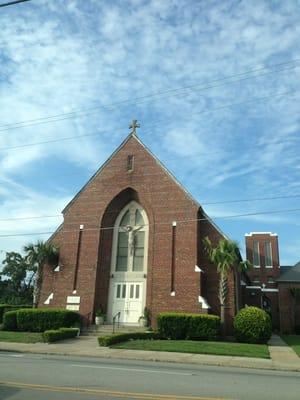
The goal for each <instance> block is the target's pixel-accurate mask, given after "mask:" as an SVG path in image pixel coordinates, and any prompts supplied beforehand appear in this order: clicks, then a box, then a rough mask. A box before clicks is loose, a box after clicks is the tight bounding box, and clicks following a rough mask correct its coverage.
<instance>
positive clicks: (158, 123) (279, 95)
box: [0, 90, 298, 151]
mask: <svg viewBox="0 0 300 400" xmlns="http://www.w3.org/2000/svg"><path fill="white" fill-rule="evenodd" d="M297 92H298V91H295V90H293V91H288V92H283V93H273V94H271V95H268V96H262V97H256V98H253V99H250V100H246V101H243V102H237V103H231V104H226V105H224V106H219V107H215V108H211V109H209V110H202V111H197V112H194V113H190V114H189V115H188V116H187V117H186V118H190V116H191V115H200V114H205V113H210V112H214V111H220V110H223V109H226V108H230V107H236V106H240V105H244V104H250V103H253V102H258V101H265V100H268V99H270V98H274V97H284V96H288V95H293V94H296V93H297ZM162 122H164V123H168V122H169V121H167V122H166V121H163V120H161V121H158V122H157V123H155V124H153V125H152V126H151V131H152V130H153V127H155V126H159V125H160V124H161V123H162ZM146 132H147V131H146ZM100 133H108V132H103V131H101V132H97V133H86V134H83V135H76V136H69V137H65V138H60V139H50V140H43V141H40V142H34V143H27V144H22V145H17V146H10V147H2V148H0V151H6V150H15V149H20V148H25V147H32V146H38V145H42V144H49V143H56V142H61V141H68V140H74V139H80V138H83V137H88V136H98V135H99V134H100Z"/></svg>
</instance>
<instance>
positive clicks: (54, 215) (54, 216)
mask: <svg viewBox="0 0 300 400" xmlns="http://www.w3.org/2000/svg"><path fill="white" fill-rule="evenodd" d="M299 197H300V194H298V195H290V196H275V197H258V198H251V199H236V200H225V201H214V202H204V203H201V206H206V205H217V204H229V203H243V202H247V203H248V202H252V201H266V200H280V199H294V198H299ZM62 217H63V214H53V215H35V216H28V217H12V218H0V221H2V222H5V221H8V222H9V221H22V220H31V219H46V218H62ZM215 218H218V217H215Z"/></svg>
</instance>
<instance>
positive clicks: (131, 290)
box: [130, 285, 134, 299]
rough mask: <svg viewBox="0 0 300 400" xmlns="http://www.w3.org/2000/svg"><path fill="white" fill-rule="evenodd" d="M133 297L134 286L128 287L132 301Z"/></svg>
mask: <svg viewBox="0 0 300 400" xmlns="http://www.w3.org/2000/svg"><path fill="white" fill-rule="evenodd" d="M133 297H134V285H130V298H131V299H133Z"/></svg>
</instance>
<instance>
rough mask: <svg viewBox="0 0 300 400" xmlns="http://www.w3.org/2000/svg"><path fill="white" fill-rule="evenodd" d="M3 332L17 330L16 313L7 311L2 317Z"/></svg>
mask: <svg viewBox="0 0 300 400" xmlns="http://www.w3.org/2000/svg"><path fill="white" fill-rule="evenodd" d="M3 330H4V331H16V330H17V311H7V312H6V313H5V314H4V316H3Z"/></svg>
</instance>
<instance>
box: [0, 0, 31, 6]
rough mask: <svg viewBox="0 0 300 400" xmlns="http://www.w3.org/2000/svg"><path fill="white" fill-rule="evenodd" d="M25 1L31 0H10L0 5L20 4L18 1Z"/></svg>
mask: <svg viewBox="0 0 300 400" xmlns="http://www.w3.org/2000/svg"><path fill="white" fill-rule="evenodd" d="M25 1H30V0H15V1H9V2H8V3H4V4H0V7H7V6H12V5H13V4H18V3H25Z"/></svg>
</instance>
